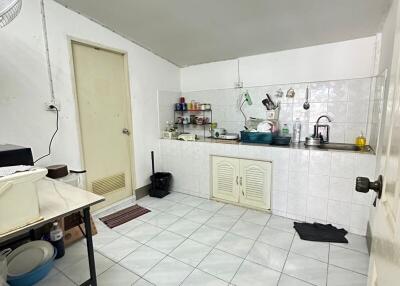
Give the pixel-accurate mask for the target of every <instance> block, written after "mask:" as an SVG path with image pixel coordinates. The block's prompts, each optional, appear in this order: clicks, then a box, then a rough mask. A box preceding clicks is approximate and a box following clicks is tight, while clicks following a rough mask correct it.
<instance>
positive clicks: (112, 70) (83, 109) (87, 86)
mask: <svg viewBox="0 0 400 286" xmlns="http://www.w3.org/2000/svg"><path fill="white" fill-rule="evenodd" d="M72 55H73V64H74V76H75V86H76V96H77V103H78V108H79V121H80V128H81V140H82V149H83V159H84V165H85V169H86V170H87V174H86V175H87V177H86V179H87V189H88V190H89V191H91V192H93V193H96V194H100V195H103V196H105V198H106V201H105V203H103V204H101V205H100V206H98V207H97V208H99V207H103V206H105V205H109V204H112V203H114V202H116V201H119V200H121V199H123V198H126V197H128V196H131V195H132V185H133V184H132V181H133V180H132V171H131V170H132V168H131V166H132V164H131V160H133V158H132V154H133V152H132V150H131V142H132V141H131V140H132V139H131V138H130V136H131V110H130V98H129V88H128V87H129V84H128V82H129V81H128V73H127V68H126V61H125V56H124V55H123V54H121V53H117V52H113V51H109V50H104V49H100V48H97V47H92V46H88V45H85V44H81V43H78V42H74V41H73V42H72Z"/></svg>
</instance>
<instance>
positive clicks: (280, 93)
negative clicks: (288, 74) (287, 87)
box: [275, 88, 283, 97]
mask: <svg viewBox="0 0 400 286" xmlns="http://www.w3.org/2000/svg"><path fill="white" fill-rule="evenodd" d="M275 96H276V97H283V91H282V89H281V88H280V89H278V90H277V91H276V92H275Z"/></svg>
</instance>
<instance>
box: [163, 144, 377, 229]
mask: <svg viewBox="0 0 400 286" xmlns="http://www.w3.org/2000/svg"><path fill="white" fill-rule="evenodd" d="M160 153H161V154H160V155H161V156H160V159H161V160H160V161H161V162H160V164H159V165H158V166H159V167H158V168H160V171H163V172H171V173H172V175H173V190H174V191H178V192H182V193H187V194H190V195H194V196H198V197H203V198H211V197H212V194H211V193H212V173H213V171H212V158H213V156H222V157H232V158H240V159H247V160H260V161H269V162H272V182H271V184H272V193H271V211H272V213H273V214H276V215H280V216H284V217H288V218H292V219H297V220H302V221H310V222H314V221H317V222H321V223H332V224H334V225H337V226H340V227H344V228H346V229H347V230H349V231H350V232H352V233H355V234H360V235H365V234H366V229H367V222H368V214H369V209H370V206H371V205H372V202H373V199H374V196H373V194H372V192H369V193H366V194H365V193H357V192H356V191H355V190H354V183H355V179H356V177H368V178H371V179H372V178H374V177H375V164H376V156H375V155H374V154H373V152H370V151H366V152H354V151H341V150H327V149H319V148H318V147H305V146H304V143H300V144H291V145H289V146H274V145H267V144H264V145H263V144H249V143H241V142H238V141H226V140H218V139H211V138H206V139H205V140H199V141H187V142H186V141H180V140H168V139H162V140H160Z"/></svg>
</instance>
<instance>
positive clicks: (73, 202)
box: [0, 178, 104, 286]
mask: <svg viewBox="0 0 400 286" xmlns="http://www.w3.org/2000/svg"><path fill="white" fill-rule="evenodd" d="M37 190H38V196H39V207H40V216H41V217H43V219H42V220H40V221H38V222H35V223H32V224H30V225H27V226H24V227H22V228H19V229H17V230H13V231H10V232H8V233H5V234H2V235H0V246H1V245H2V244H5V243H6V242H7V241H9V240H10V239H12V238H15V237H16V236H19V235H22V234H26V233H28V232H30V231H32V230H35V229H37V228H39V227H41V226H43V225H45V224H48V223H51V222H54V221H57V220H59V219H61V218H63V217H66V216H68V215H70V214H72V213H76V212H79V211H82V212H83V222H84V224H85V232H86V244H87V251H88V258H89V270H90V278H89V279H88V280H87V281H85V282H84V283H82V284H81V285H83V286H86V285H92V286H96V285H97V279H96V266H95V261H94V250H93V241H92V228H91V223H90V206H92V205H95V204H98V203H100V202H102V201H104V197H101V196H98V195H95V194H93V193H90V192H87V191H84V190H82V189H79V188H76V187H73V186H71V185H68V184H65V183H62V182H59V181H56V180H52V179H49V178H44V179H42V180H40V181H38V182H37ZM23 199H24V198H21V200H23ZM15 207H18V206H15Z"/></svg>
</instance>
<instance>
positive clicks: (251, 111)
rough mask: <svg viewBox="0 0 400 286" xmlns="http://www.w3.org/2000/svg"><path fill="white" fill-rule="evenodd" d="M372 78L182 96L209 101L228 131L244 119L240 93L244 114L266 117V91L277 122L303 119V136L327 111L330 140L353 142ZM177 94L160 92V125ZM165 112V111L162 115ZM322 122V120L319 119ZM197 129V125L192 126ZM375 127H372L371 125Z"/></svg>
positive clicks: (364, 123) (364, 116) (364, 122)
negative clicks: (245, 98)
mask: <svg viewBox="0 0 400 286" xmlns="http://www.w3.org/2000/svg"><path fill="white" fill-rule="evenodd" d="M372 82H373V78H362V79H349V80H336V81H326V82H314V83H301V84H282V85H270V86H262V87H250V88H243V90H242V91H241V90H238V89H224V90H206V91H195V92H185V93H182V94H181V96H184V97H185V98H186V101H187V102H189V101H190V100H195V101H199V102H203V103H210V104H211V105H212V109H213V121H214V122H217V123H218V126H219V127H224V128H226V129H227V130H228V132H239V131H241V130H243V126H244V118H243V116H242V114H241V113H240V111H239V104H240V100H241V92H243V91H246V90H247V91H248V92H249V94H250V96H251V98H252V101H253V105H251V106H248V105H247V104H245V105H244V107H243V109H244V112H245V113H246V115H247V117H255V118H265V117H266V109H265V107H264V106H263V105H262V103H261V101H262V100H263V99H264V98H265V94H266V93H268V94H270V95H271V97H272V99H273V100H274V101H275V102H277V101H278V100H280V101H281V110H280V117H279V119H280V124H281V126H283V124H288V126H289V128H290V130H291V129H292V124H293V122H294V121H295V120H296V118H299V119H300V120H301V122H302V138H303V140H304V137H306V136H309V135H310V134H311V133H312V131H313V126H314V124H315V122H316V120H317V118H318V117H319V116H320V115H322V114H328V115H329V116H331V118H332V123H330V125H331V140H330V141H331V142H346V143H354V141H355V138H356V137H357V136H358V135H359V134H360V132H363V133H364V135H366V136H367V138H368V137H369V135H370V134H367V133H368V132H367V131H368V128H367V127H370V126H371V125H369V124H368V117H369V116H368V114H369V111H370V108H369V105H370V100H372V98H373V97H372V98H371V85H372ZM307 85H308V86H309V89H310V98H309V102H310V109H309V110H307V111H306V110H304V109H303V103H304V102H305V93H306V87H307ZM291 87H292V88H293V89H294V90H295V92H296V94H295V96H294V98H287V97H286V91H287V90H288V89H289V88H291ZM279 89H281V90H282V91H283V92H284V96H283V97H281V98H278V97H276V96H275V94H276V91H277V90H279ZM179 96H180V95H178V93H171V92H162V91H161V92H159V104H160V106H159V111H160V116H159V118H160V128H161V129H163V128H164V127H165V121H167V120H173V104H174V103H175V102H177V101H178V97H179ZM165 113H168V114H165ZM321 122H325V121H321ZM195 128H198V127H195ZM374 128H375V127H374Z"/></svg>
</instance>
